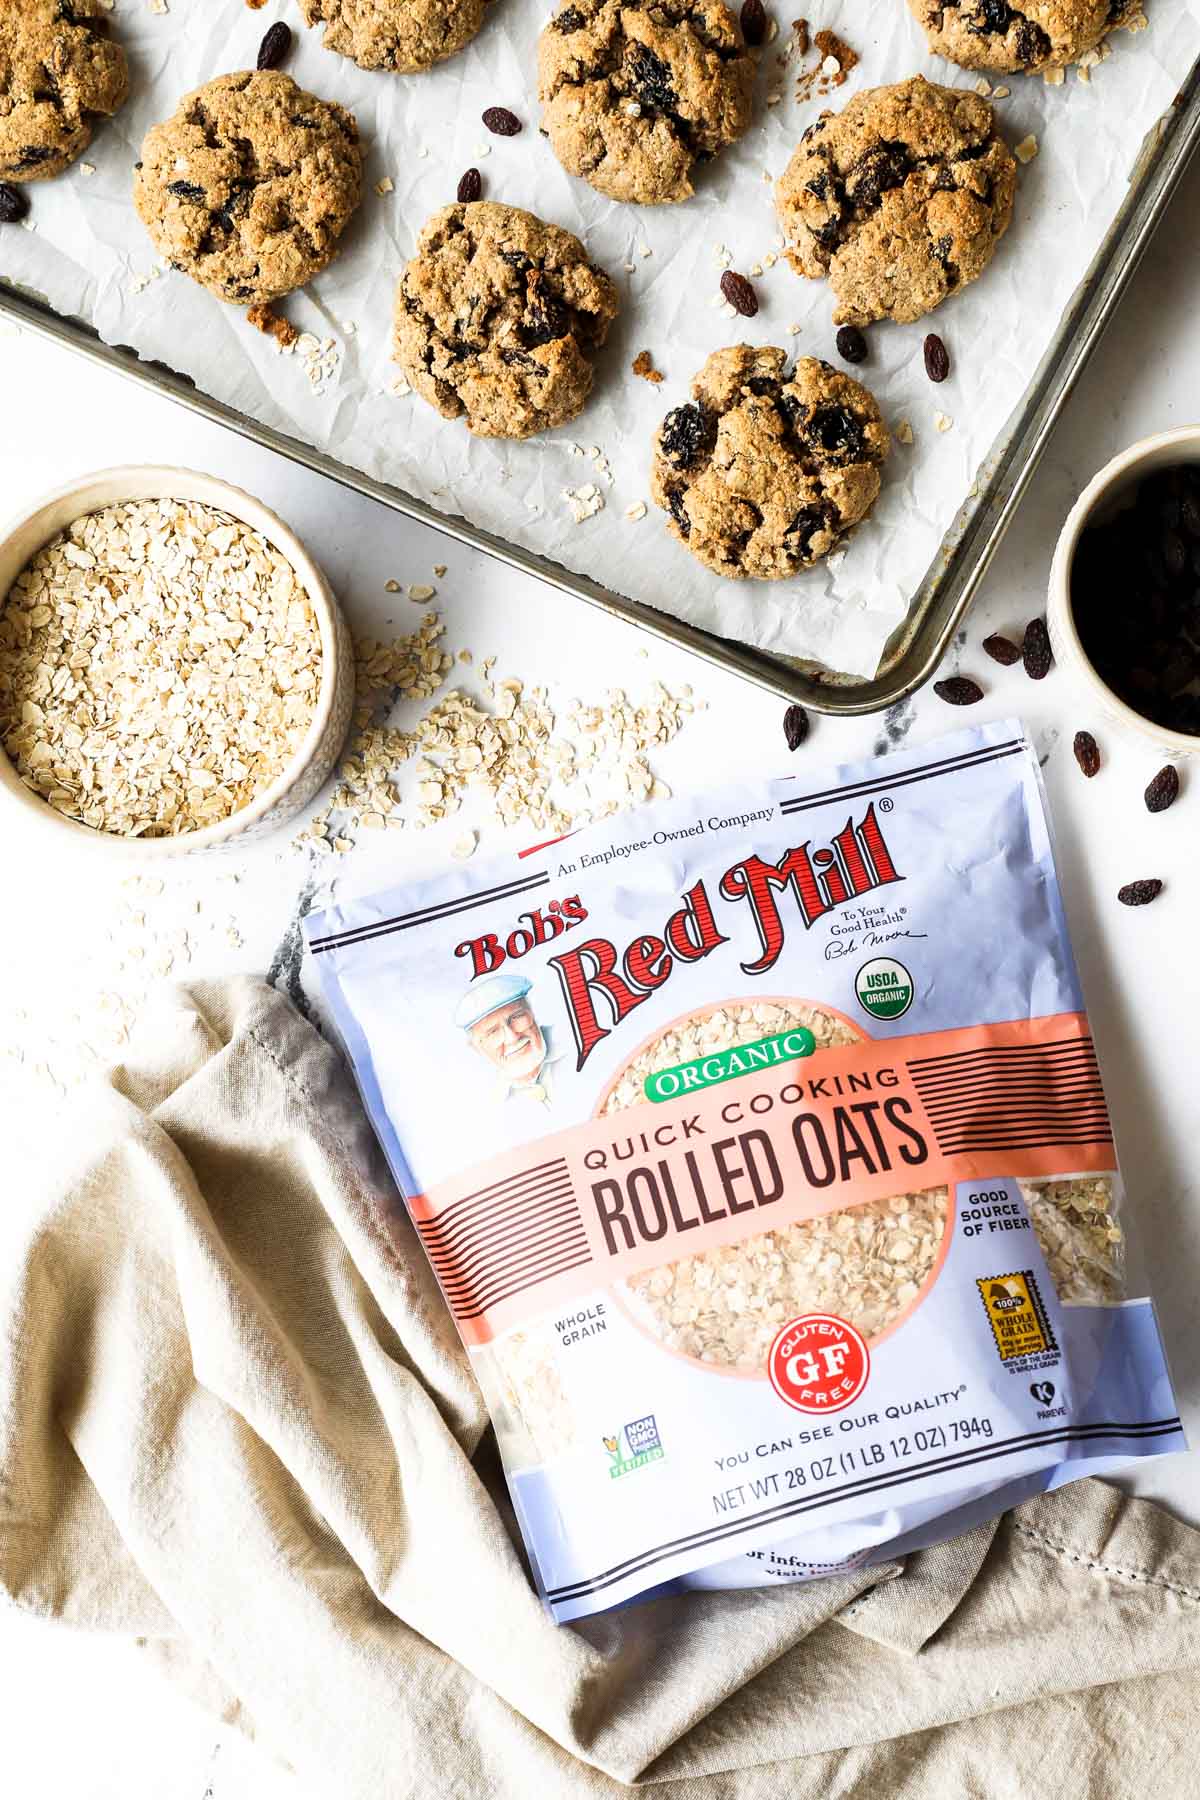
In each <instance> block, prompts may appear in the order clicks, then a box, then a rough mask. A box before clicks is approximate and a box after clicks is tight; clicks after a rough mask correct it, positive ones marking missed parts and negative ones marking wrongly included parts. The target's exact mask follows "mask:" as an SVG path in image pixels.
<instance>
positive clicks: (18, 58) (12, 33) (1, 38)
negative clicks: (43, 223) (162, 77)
mask: <svg viewBox="0 0 1200 1800" xmlns="http://www.w3.org/2000/svg"><path fill="white" fill-rule="evenodd" d="M107 34H108V19H107V18H106V16H105V13H104V8H103V7H102V6H101V5H100V0H70V4H68V3H67V0H0V181H44V180H45V179H46V177H47V176H49V175H60V174H61V173H62V171H63V170H64V169H65V168H66V167H67V165H68V163H72V162H74V160H75V158H76V157H77V156H78V155H80V153H81V152H82V151H84V150H86V149H87V147H88V144H89V143H90V142H91V137H92V126H93V124H94V123H95V121H96V120H97V119H98V118H106V117H108V116H109V115H110V114H112V113H115V112H116V110H117V108H118V107H119V106H121V105H122V104H123V102H124V100H125V98H126V95H127V94H128V92H129V70H128V68H127V67H126V63H125V52H124V51H123V50H122V49H121V46H120V45H119V44H116V43H113V42H111V41H110V39H109V37H108V35H107Z"/></svg>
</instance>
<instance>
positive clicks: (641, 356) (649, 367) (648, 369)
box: [630, 349, 662, 383]
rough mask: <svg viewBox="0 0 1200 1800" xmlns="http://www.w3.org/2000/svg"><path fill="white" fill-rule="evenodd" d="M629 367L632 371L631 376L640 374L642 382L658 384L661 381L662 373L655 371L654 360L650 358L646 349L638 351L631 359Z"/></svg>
mask: <svg viewBox="0 0 1200 1800" xmlns="http://www.w3.org/2000/svg"><path fill="white" fill-rule="evenodd" d="M630 367H631V369H633V374H640V378H642V382H655V383H658V382H660V380H662V371H660V369H655V358H653V356H651V353H649V351H648V349H639V353H637V356H635V358H633V362H631V364H630Z"/></svg>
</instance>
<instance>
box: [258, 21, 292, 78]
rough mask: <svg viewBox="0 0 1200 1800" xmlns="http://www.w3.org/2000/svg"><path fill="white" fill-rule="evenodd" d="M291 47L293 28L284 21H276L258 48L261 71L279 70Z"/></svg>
mask: <svg viewBox="0 0 1200 1800" xmlns="http://www.w3.org/2000/svg"><path fill="white" fill-rule="evenodd" d="M291 47H292V28H291V26H290V25H285V24H284V22H283V20H282V19H276V21H275V23H274V24H273V25H272V26H271V28H270V30H269V31H268V32H267V34H266V36H265V37H264V38H263V41H262V43H261V44H260V45H259V46H258V67H259V68H260V69H277V68H278V67H279V65H280V63H281V62H283V60H284V58H285V57H286V56H287V53H288V51H289V50H290V49H291Z"/></svg>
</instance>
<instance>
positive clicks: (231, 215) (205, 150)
mask: <svg viewBox="0 0 1200 1800" xmlns="http://www.w3.org/2000/svg"><path fill="white" fill-rule="evenodd" d="M362 165H363V155H362V148H361V146H360V144H359V141H358V126H357V125H356V123H355V121H354V115H353V114H352V113H348V112H347V111H346V110H345V108H344V107H341V106H335V105H334V104H333V103H332V102H331V101H327V100H318V99H317V98H316V96H315V95H314V94H306V93H305V92H304V90H303V88H299V87H297V86H296V83H295V82H294V81H293V80H292V79H291V77H290V76H289V75H281V74H278V73H277V72H275V71H271V70H268V71H264V72H262V73H260V74H256V75H252V74H249V73H247V72H245V71H243V72H241V73H239V74H236V75H219V76H218V77H217V79H216V80H215V81H210V82H208V83H207V84H206V85H205V86H204V87H202V88H197V89H196V91H195V92H194V93H191V94H187V95H185V96H184V98H183V99H182V100H181V101H180V103H179V110H178V111H177V112H176V114H175V116H174V118H172V119H168V120H167V121H166V123H165V124H163V125H154V126H152V127H151V129H150V130H149V132H147V134H146V141H145V143H144V144H143V146H142V161H141V162H140V163H139V164H138V168H137V174H136V176H135V177H134V184H133V197H134V202H135V204H136V206H137V210H138V213H139V214H140V216H141V219H142V223H143V224H144V225H145V227H146V229H147V231H148V232H149V233H150V236H151V237H152V238H153V239H154V242H155V245H156V246H157V248H158V249H159V250H160V251H161V252H162V254H163V255H164V256H166V257H168V258H169V259H170V262H171V264H172V266H173V267H174V268H176V269H182V270H183V271H184V273H185V274H187V275H190V276H191V277H192V279H193V280H194V281H198V282H200V283H201V285H202V286H204V287H206V288H210V289H211V290H212V292H213V293H214V294H217V295H219V296H220V298H221V299H222V300H228V301H229V302H230V303H231V304H232V305H235V306H245V305H248V304H250V303H251V302H253V303H256V304H257V303H260V302H263V301H267V300H278V299H279V297H280V295H281V294H287V293H290V292H291V290H292V289H293V288H297V287H300V286H301V285H302V283H304V282H306V281H308V280H309V279H310V278H311V277H312V276H313V275H316V274H318V273H319V272H320V270H322V269H323V268H325V266H326V265H327V264H328V263H330V262H332V260H333V258H334V257H335V256H336V255H337V247H338V239H339V238H340V237H341V235H342V232H343V230H344V229H345V226H346V221H347V220H348V219H349V217H350V215H351V213H352V212H353V211H354V209H355V207H356V206H357V205H358V202H359V198H360V195H361V193H362Z"/></svg>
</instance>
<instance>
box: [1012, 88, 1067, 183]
mask: <svg viewBox="0 0 1200 1800" xmlns="http://www.w3.org/2000/svg"><path fill="white" fill-rule="evenodd" d="M1056 73H1057V75H1058V79H1059V80H1060V81H1061V80H1062V70H1061V69H1059V70H1057V71H1056ZM1037 153H1038V141H1037V139H1036V137H1035V136H1034V135H1033V133H1032V131H1031V132H1030V134H1029V136H1028V137H1024V138H1022V139H1021V141H1020V143H1019V144H1017V145H1015V146H1014V149H1013V155H1014V156H1015V157H1016V159H1017V161H1018V162H1019V163H1031V162H1032V161H1033V159H1034V157H1035V156H1036V155H1037Z"/></svg>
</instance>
